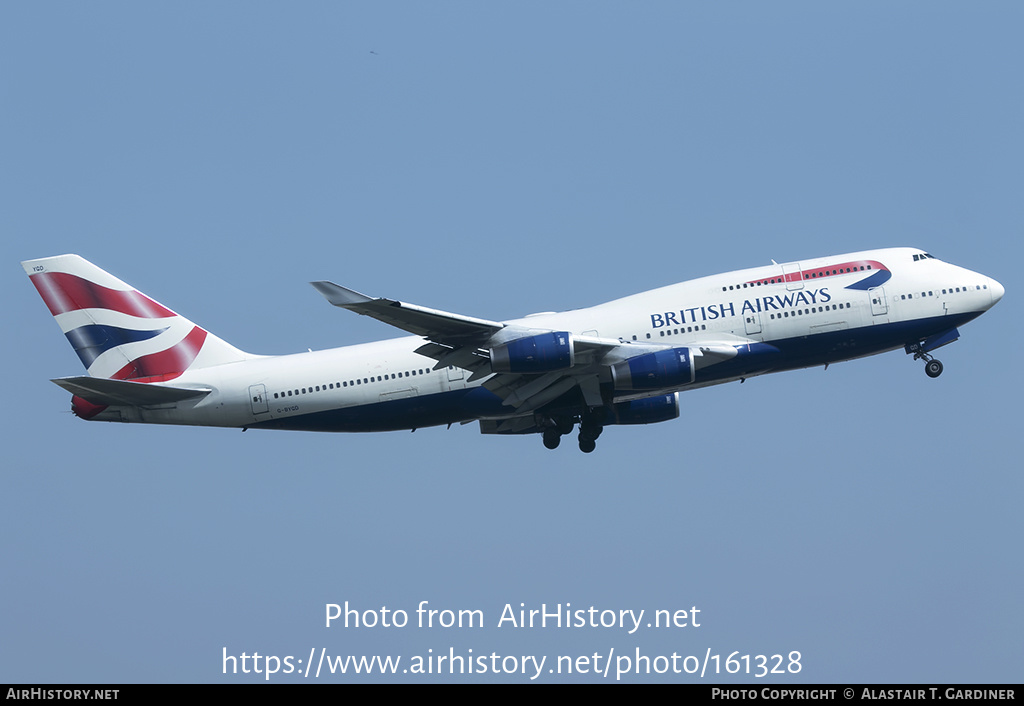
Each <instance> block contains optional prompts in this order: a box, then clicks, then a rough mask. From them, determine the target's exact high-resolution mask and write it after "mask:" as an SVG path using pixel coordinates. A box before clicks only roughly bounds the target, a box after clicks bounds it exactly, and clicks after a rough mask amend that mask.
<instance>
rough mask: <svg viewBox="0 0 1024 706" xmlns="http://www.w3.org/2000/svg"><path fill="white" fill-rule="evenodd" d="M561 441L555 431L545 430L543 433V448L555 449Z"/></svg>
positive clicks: (559, 435) (560, 437) (560, 436)
mask: <svg viewBox="0 0 1024 706" xmlns="http://www.w3.org/2000/svg"><path fill="white" fill-rule="evenodd" d="M561 441H562V435H561V434H559V433H558V430H557V429H546V430H545V431H544V448H548V449H557V448H558V444H559V443H561Z"/></svg>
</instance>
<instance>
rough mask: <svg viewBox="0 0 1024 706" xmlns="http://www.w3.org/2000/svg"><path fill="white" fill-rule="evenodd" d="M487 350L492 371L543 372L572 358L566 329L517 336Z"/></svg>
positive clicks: (567, 365)
mask: <svg viewBox="0 0 1024 706" xmlns="http://www.w3.org/2000/svg"><path fill="white" fill-rule="evenodd" d="M490 354H491V370H492V371H494V372H496V373H546V372H548V371H551V370H564V369H565V368H571V367H572V365H573V363H574V362H575V354H574V351H573V343H572V335H571V334H570V333H569V332H568V331H552V332H550V333H541V334H537V335H536V336H526V337H524V338H517V339H516V340H514V341H509V342H508V343H503V344H501V345H500V346H495V347H494V348H492V349H491V351H490Z"/></svg>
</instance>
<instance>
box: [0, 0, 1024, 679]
mask: <svg viewBox="0 0 1024 706" xmlns="http://www.w3.org/2000/svg"><path fill="white" fill-rule="evenodd" d="M1022 21H1024V10H1022V9H1021V7H1020V6H1019V4H1016V3H999V2H993V3H985V4H983V5H980V6H978V5H966V4H961V3H933V2H929V3H924V2H906V3H888V2H886V3H881V2H879V3H871V2H868V3H845V4H844V3H826V4H822V3H739V4H737V3H730V4H717V3H716V4H708V3H661V2H652V3H643V4H642V5H637V4H625V3H620V4H616V3H516V4H514V5H513V4H494V3H487V4H477V3H430V4H428V3H397V4H395V3H390V4H382V3H345V4H342V3H304V4H301V5H299V6H296V5H294V4H289V5H287V6H286V5H285V4H273V3H232V2H223V3H215V4H212V5H211V4H208V3H175V4H173V5H164V4H143V5H139V4H136V3H102V4H92V5H82V4H74V3H55V4H38V3H31V4H30V3H17V4H11V3H8V4H5V5H4V6H3V8H2V9H0V66H3V67H4V69H3V70H2V72H0V96H2V104H3V106H4V109H3V110H2V111H0V134H2V136H3V137H2V140H0V165H2V167H0V187H2V188H0V193H2V194H3V196H2V199H3V201H2V204H3V207H2V208H0V228H2V230H3V232H4V234H5V235H4V238H3V241H2V244H0V252H2V254H3V262H5V263H6V271H7V276H5V277H3V278H0V287H2V293H3V297H4V301H5V302H6V303H7V306H6V307H5V311H6V312H7V313H6V318H7V321H6V329H7V330H8V331H9V332H11V335H9V336H8V345H7V346H5V348H4V353H3V354H2V355H3V363H4V365H5V367H6V368H7V369H8V370H9V371H13V372H15V375H14V377H13V379H12V380H10V382H9V384H8V389H9V392H11V393H12V394H9V395H8V404H6V405H4V407H3V411H2V415H3V428H4V434H5V440H6V444H5V448H6V462H5V464H4V469H5V470H4V471H3V473H2V474H0V556H2V557H3V558H4V562H3V563H4V570H3V572H0V595H3V596H4V598H5V600H4V609H3V611H0V636H2V637H0V682H12V681H13V682H134V681H141V682H216V681H226V682H245V681H253V680H256V681H258V680H261V679H262V677H261V676H258V675H241V674H239V675H230V674H229V675H224V674H222V655H223V650H224V649H226V650H227V652H228V653H229V654H234V655H241V653H243V652H246V653H248V654H252V653H253V652H258V653H260V654H262V655H279V656H281V657H283V656H286V655H293V656H295V657H296V658H302V659H304V660H305V659H307V658H308V655H309V653H310V650H311V649H313V648H316V649H318V650H319V649H320V648H324V649H326V651H327V653H328V654H336V655H346V654H352V655H374V654H380V655H387V654H390V655H402V656H403V659H411V658H412V657H413V656H414V655H425V654H438V653H443V654H447V653H448V650H449V648H454V649H455V650H456V652H457V653H459V654H462V655H469V654H470V653H469V652H468V650H470V649H472V650H473V652H472V654H473V655H475V656H479V655H482V654H486V655H490V654H491V653H496V654H499V655H502V656H505V655H538V656H541V655H546V656H548V658H549V660H554V659H555V658H556V657H557V656H559V655H571V656H574V657H575V656H580V655H592V654H593V653H595V652H597V653H599V654H602V655H606V654H608V652H609V650H614V654H616V655H632V654H635V650H636V649H638V648H639V649H640V650H641V652H642V653H643V654H645V655H648V656H650V657H652V658H653V657H655V656H658V655H670V654H672V653H673V652H675V653H677V654H679V655H681V656H686V655H699V656H702V657H703V656H704V655H705V654H706V653H707V651H709V650H710V652H711V653H720V654H722V655H723V659H724V657H725V656H728V655H729V654H730V653H732V652H734V651H738V652H739V654H741V655H743V654H750V655H758V654H766V655H771V654H776V653H782V654H787V655H788V653H789V652H791V651H793V650H797V651H800V652H801V656H802V657H801V667H802V668H801V671H800V673H799V674H796V675H773V676H769V677H766V678H763V679H760V680H755V679H754V678H753V677H748V678H746V679H744V680H742V681H747V682H754V681H757V683H763V684H764V685H772V684H776V683H783V682H787V681H809V682H928V681H931V682H944V683H948V682H998V681H1019V677H1020V657H1021V642H1020V635H1021V633H1022V631H1024V615H1022V608H1021V602H1020V596H1019V586H1020V585H1021V584H1022V583H1024V571H1022V560H1021V553H1020V548H1019V540H1020V537H1021V533H1022V529H1024V527H1022V521H1021V519H1020V513H1019V501H1018V499H1019V497H1020V496H1021V491H1022V490H1024V482H1022V480H1021V475H1020V466H1019V461H1018V459H1017V455H1018V454H1017V446H1016V443H1015V442H1016V441H1017V436H1018V434H1019V429H1018V427H1019V420H1020V411H1019V399H1020V383H1019V380H1017V378H1016V377H1015V376H1014V374H1013V372H1012V370H1013V361H1014V358H1015V351H1016V350H1017V346H1018V345H1019V344H1020V343H1021V337H1020V333H1019V326H1017V325H1016V322H1015V316H1014V314H1013V312H1014V311H1015V307H1016V300H1017V295H1016V294H1015V292H1017V291H1019V290H1020V281H1019V280H1020V278H1019V276H1018V271H1019V268H1018V266H1017V262H1018V261H1019V260H1020V257H1021V255H1022V247H1021V245H1020V243H1021V235H1022V223H1024V206H1022V203H1024V202H1022V200H1021V194H1022V193H1024V191H1022V187H1024V173H1022V169H1024V168H1022V165H1024V138H1022V131H1021V128H1020V126H1021V125H1024V92H1022V91H1021V90H1020V88H1021V87H1020V76H1019V74H1020V68H1021V66H1022V65H1024V47H1022V45H1021V42H1020V39H1019V38H1020V30H1021V27H1022ZM896 245H913V246H916V247H922V248H924V249H926V250H928V251H930V252H932V253H933V254H935V255H936V256H938V257H940V258H942V259H945V260H948V261H950V262H953V263H956V264H959V265H963V266H965V267H968V268H970V269H974V270H976V271H979V272H983V273H985V274H987V275H990V276H992V277H995V278H996V279H998V280H999V281H1000V282H1002V283H1003V284H1004V285H1005V287H1006V290H1007V295H1006V297H1005V300H1004V301H1003V302H1002V303H1001V304H1000V305H999V306H998V307H996V308H995V309H994V310H993V311H991V312H990V313H988V314H987V315H986V316H984V317H982V318H981V319H979V320H978V321H976V322H974V323H972V324H970V325H969V326H967V327H966V328H965V329H964V330H963V332H962V333H963V338H962V339H961V340H960V341H959V342H958V343H956V344H955V345H954V346H951V347H949V348H946V349H944V350H943V351H942V355H941V358H942V360H943V362H944V363H945V366H946V371H945V373H944V375H943V377H942V378H940V379H939V380H930V379H928V378H926V377H925V375H924V373H923V371H922V370H921V369H920V365H919V364H916V363H913V362H912V361H911V360H910V359H909V358H908V357H907V356H904V355H903V354H902V353H899V352H897V353H890V354H887V355H884V356H878V357H875V358H871V359H867V360H862V361H855V362H851V363H844V364H840V365H835V366H832V367H830V368H829V370H828V371H827V372H824V371H822V370H821V369H815V370H807V371H802V372H797V373H788V374H782V375H776V376H768V377H763V378H757V379H754V380H749V381H748V382H747V383H745V384H743V385H742V386H741V385H738V384H733V385H728V386H722V387H718V388H712V389H707V390H699V391H694V392H691V393H687V394H684V395H683V396H682V398H681V403H682V416H681V418H680V419H678V420H676V421H673V422H668V423H664V424H657V425H651V426H649V427H641V428H610V429H608V430H607V432H606V433H605V434H604V435H603V436H602V438H601V440H600V442H599V445H598V450H597V452H596V453H594V454H591V455H583V454H580V453H579V452H578V451H577V450H576V449H575V448H574V444H564V445H563V447H562V448H560V449H558V450H557V451H555V452H549V451H547V450H546V449H544V448H543V447H542V445H541V443H540V439H539V438H537V437H525V438H495V437H484V436H481V435H480V434H479V433H478V431H477V429H476V427H475V425H473V426H466V427H461V428H458V427H456V428H452V429H450V430H447V429H444V428H437V429H422V430H419V431H417V432H416V433H415V434H410V433H389V434H378V435H316V434H302V433H290V432H256V431H253V432H249V433H246V434H244V435H243V434H241V433H240V432H238V431H231V430H218V429H198V428H196V429H193V428H171V427H167V428H160V427H145V426H121V425H111V424H100V423H92V424H90V423H85V422H82V421H80V420H77V419H75V418H74V417H73V416H72V415H71V414H70V413H69V412H68V408H69V400H68V399H67V397H68V396H67V394H66V393H65V392H63V391H62V390H60V389H59V388H57V387H56V386H55V385H53V384H51V383H50V382H48V380H49V379H50V378H53V377H59V376H64V375H73V374H79V372H80V364H79V362H78V359H77V357H76V356H75V355H74V352H73V351H72V350H71V348H70V347H69V346H68V345H67V344H66V342H65V341H64V340H63V337H62V336H61V335H60V332H59V330H58V328H57V326H56V325H55V324H54V323H53V321H52V320H51V317H50V316H49V314H48V313H47V311H46V308H45V307H44V305H43V304H42V302H41V301H40V300H39V298H38V297H37V296H36V294H35V292H34V290H33V288H32V287H31V285H30V284H29V282H28V281H27V278H26V277H25V276H24V274H23V272H22V270H21V267H20V265H19V264H18V263H19V262H20V261H21V260H23V259H29V258H35V257H45V256H49V255H54V254H59V253H63V252H77V253H79V254H81V255H83V256H84V257H86V258H88V259H90V260H92V261H94V262H96V263H97V264H99V265H100V266H101V267H104V268H105V269H107V270H109V271H111V272H112V273H114V274H115V275H117V276H119V277H121V278H122V279H124V280H126V281H127V282H130V283H131V284H133V285H134V286H136V287H138V288H139V289H141V290H142V291H144V292H146V293H147V294H149V295H150V296H152V297H154V298H155V299H157V300H158V301H160V302H162V303H164V304H166V305H168V306H170V307H172V308H174V309H175V310H177V311H179V312H181V313H183V314H184V315H186V316H188V317H189V318H191V319H193V320H195V321H196V322H198V323H200V324H201V325H203V326H204V327H206V328H208V329H210V330H211V331H214V332H215V333H217V334H218V335H220V336H221V337H223V338H225V339H226V340H228V341H230V342H231V343H233V344H235V345H237V346H239V347H240V348H243V349H245V350H248V351H252V352H255V353H288V352H295V351H301V350H305V349H306V348H312V349H321V348H330V347H335V346H341V345H347V344H354V343H361V342H366V341H371V340H376V339H379V338H387V337H392V336H394V335H395V332H394V331H393V330H391V329H389V328H388V327H386V326H385V325H383V324H380V323H378V322H375V321H372V320H369V319H366V318H365V317H358V316H355V315H352V314H349V313H347V312H344V311H340V310H337V309H335V308H333V307H331V306H329V305H327V304H326V303H325V302H324V301H323V300H322V298H321V297H320V296H319V295H318V294H317V293H316V292H315V291H314V290H313V289H312V288H311V287H310V286H309V285H308V284H307V283H308V282H309V281H311V280H318V279H331V280H334V281H336V282H339V283H342V284H345V285H347V286H350V287H353V288H355V289H357V290H359V291H364V292H367V293H369V294H372V295H378V296H389V297H396V298H400V299H404V300H407V301H413V302H416V303H420V304H423V305H426V306H432V307H436V308H440V309H445V310H449V311H457V312H460V313H465V314H468V315H474V316H480V317H484V318H488V319H502V318H511V317H515V316H520V315H523V314H526V313H530V312H533V311H547V310H556V309H567V308H573V307H579V306H586V305H590V304H594V303H598V302H601V301H605V300H609V299H613V298H617V297H620V296H624V295H627V294H631V293H634V292H637V291H642V290H645V289H651V288H654V287H657V286H662V285H665V284H670V283H673V282H677V281H681V280H685V279H689V278H693V277H699V276H703V275H706V274H713V273H716V272H722V271H727V270H732V269H738V268H743V267H752V266H757V265H762V264H767V263H768V262H769V260H770V258H774V259H776V260H777V261H779V262H783V261H793V260H799V259H802V258H810V257H816V256H820V255H826V254H835V253H842V252H848V251H854V250H860V249H865V248H874V247H887V246H896ZM423 600H426V601H429V602H430V606H431V607H434V608H437V609H443V608H448V609H477V610H480V611H482V613H483V614H484V615H485V616H486V625H485V626H484V627H482V628H474V629H462V630H457V629H450V630H443V629H421V628H416V627H412V626H409V627H406V628H402V629H399V628H392V629H384V628H374V629H371V628H359V629H345V628H342V627H338V626H335V627H332V628H325V627H324V612H325V604H327V603H344V602H345V601H348V602H349V603H350V604H352V605H354V606H357V607H359V608H360V609H361V610H365V609H379V608H380V607H381V606H387V607H388V608H389V609H391V610H398V609H401V610H405V611H408V612H409V613H410V615H412V616H415V614H414V611H415V609H416V607H417V605H418V604H419V602H420V601H423ZM520 603H525V604H526V605H527V607H528V608H540V606H541V604H542V603H546V604H547V605H548V606H549V607H550V606H553V605H556V604H563V605H564V604H566V603H571V604H572V606H573V608H589V607H590V606H594V607H596V608H598V609H599V610H606V609H608V610H615V611H619V610H630V609H632V610H637V611H638V610H640V609H644V610H645V611H647V614H648V615H650V612H651V611H654V610H657V609H671V610H678V609H690V608H691V607H692V606H697V607H698V608H699V609H700V610H701V614H700V615H701V617H702V622H701V626H700V627H699V628H693V627H691V628H685V629H646V628H642V629H641V630H639V631H638V632H637V633H635V634H633V635H629V634H626V632H625V631H623V630H619V629H606V628H573V629H552V628H547V629H537V628H535V629H532V630H530V629H513V628H510V627H507V626H506V627H502V628H498V627H497V621H498V617H499V616H500V614H501V611H502V609H503V608H504V606H505V605H506V604H511V605H512V606H513V607H518V606H519V604H520ZM428 650H433V652H431V653H428ZM303 664H304V663H303ZM549 666H550V663H549ZM612 671H613V672H614V668H613V670H612ZM398 678H399V680H403V679H404V680H411V679H412V678H413V677H411V676H408V675H406V676H399V677H398ZM668 678H669V677H668V676H657V675H651V676H649V677H648V676H642V677H638V676H635V675H634V676H630V677H629V679H630V680H633V681H637V680H651V681H661V680H667V679H668ZM375 679H376V680H380V679H381V677H379V676H378V677H375ZM449 679H452V677H449V676H438V675H430V676H428V677H425V678H423V679H422V680H425V681H443V680H449ZM462 679H463V680H466V681H482V680H494V679H499V680H505V681H528V679H527V678H525V677H522V676H509V675H501V676H498V677H495V676H480V675H474V676H472V677H462ZM678 679H679V680H682V681H697V680H698V678H697V677H695V676H693V677H691V676H686V675H681V676H680V677H678ZM720 679H721V680H723V681H732V682H737V683H738V682H739V681H741V680H740V679H739V678H738V677H729V676H722V677H720ZM320 680H321V681H328V680H331V681H356V680H358V678H356V677H351V676H348V677H340V676H334V677H326V676H325V677H321V679H320ZM556 680H559V681H568V680H576V681H585V682H587V681H598V682H601V681H606V679H605V678H604V677H600V676H595V675H593V674H585V675H574V676H572V677H567V676H564V675H563V676H559V675H554V674H550V673H544V674H543V675H542V676H541V678H540V679H539V680H538V681H556ZM607 680H608V681H611V680H612V679H607ZM708 680H709V679H708V678H707V677H705V681H708ZM273 681H278V682H301V681H312V679H303V678H301V677H298V676H297V675H276V676H275V677H274V679H273Z"/></svg>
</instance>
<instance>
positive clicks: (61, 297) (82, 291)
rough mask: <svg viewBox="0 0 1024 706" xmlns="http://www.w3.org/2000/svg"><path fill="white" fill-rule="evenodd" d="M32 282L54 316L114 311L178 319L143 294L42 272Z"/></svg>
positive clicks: (152, 317) (33, 277)
mask: <svg viewBox="0 0 1024 706" xmlns="http://www.w3.org/2000/svg"><path fill="white" fill-rule="evenodd" d="M31 279H32V284H34V285H35V287H36V290H37V291H38V292H39V296H41V297H42V298H43V301H44V302H46V306H47V307H48V308H49V309H50V313H51V314H53V315H54V316H56V315H57V314H63V313H66V312H68V311H78V310H79V309H111V310H113V311H119V312H121V313H122V314H128V315H129V316H138V317H140V318H144V319H162V318H165V317H168V316H175V313H174V312H173V311H171V310H170V309H168V308H166V307H163V306H161V305H160V304H157V303H156V302H155V301H153V300H152V299H150V298H149V297H147V296H146V295H145V294H142V293H141V292H137V291H135V290H129V291H120V290H116V289H110V288H109V287H103V286H101V285H98V284H96V283H95V282H90V281H89V280H86V279H82V278H81V277H78V276H77V275H71V274H68V273H66V272H43V273H41V274H35V275H32V276H31Z"/></svg>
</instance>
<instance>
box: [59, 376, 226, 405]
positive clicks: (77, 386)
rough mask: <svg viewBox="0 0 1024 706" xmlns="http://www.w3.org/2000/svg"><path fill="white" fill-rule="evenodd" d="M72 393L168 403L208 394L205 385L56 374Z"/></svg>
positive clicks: (110, 401)
mask: <svg viewBox="0 0 1024 706" xmlns="http://www.w3.org/2000/svg"><path fill="white" fill-rule="evenodd" d="M53 382H54V383H56V384H57V385H60V386H61V387H63V388H64V389H65V390H67V391H68V392H70V393H71V394H73V395H77V396H78V397H81V398H82V399H85V400H88V401H89V402H92V403H93V404H101V405H131V406H136V407H144V406H146V405H156V404H172V403H174V402H180V401H181V400H187V399H191V398H193V397H203V396H204V395H208V394H210V392H212V390H210V389H209V388H187V387H169V386H167V385H155V384H152V383H145V382H131V381H130V380H108V379H106V378H94V377H89V376H87V375H83V376H81V377H72V378H57V379H56V380H54V381H53Z"/></svg>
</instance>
